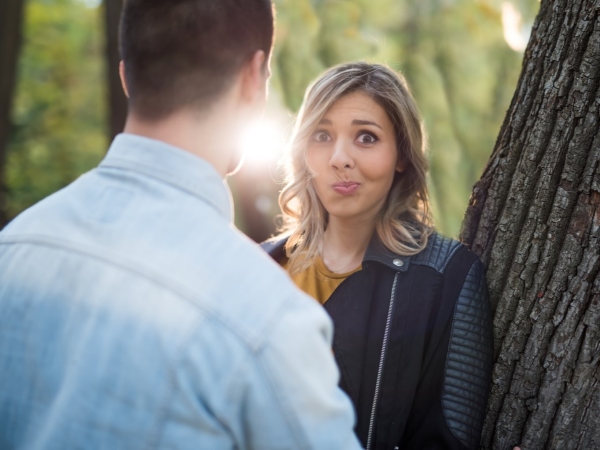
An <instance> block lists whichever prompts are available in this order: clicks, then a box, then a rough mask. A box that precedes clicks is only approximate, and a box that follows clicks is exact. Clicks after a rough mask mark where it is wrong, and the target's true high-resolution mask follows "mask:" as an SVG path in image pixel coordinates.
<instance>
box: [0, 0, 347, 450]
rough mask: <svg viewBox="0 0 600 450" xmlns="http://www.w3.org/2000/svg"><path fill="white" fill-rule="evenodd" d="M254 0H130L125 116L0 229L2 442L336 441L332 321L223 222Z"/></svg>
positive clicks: (260, 81)
mask: <svg viewBox="0 0 600 450" xmlns="http://www.w3.org/2000/svg"><path fill="white" fill-rule="evenodd" d="M272 36H273V15H272V6H271V3H270V1H269V0H218V1H217V0H170V1H164V0H128V1H126V2H125V5H124V11H123V17H122V22H121V52H122V56H123V59H124V63H123V64H122V68H121V69H122V70H121V74H122V78H123V83H124V87H125V89H126V91H127V92H128V96H129V107H130V111H129V116H128V120H127V124H126V127H125V133H124V134H121V135H119V136H118V137H117V138H116V139H115V141H114V142H113V143H112V145H111V147H110V149H109V151H108V154H107V156H106V158H105V159H104V160H103V161H102V163H101V164H100V165H99V167H98V168H96V169H95V170H93V171H91V172H89V173H87V174H85V175H83V176H82V177H80V178H79V179H78V180H77V181H75V182H74V183H73V184H71V185H70V186H68V187H67V188H65V189H63V190H62V191H60V192H58V193H56V194H54V195H52V196H51V197H49V198H47V199H45V200H44V201H42V202H40V203H39V204H37V205H35V206H34V207H32V208H30V209H29V210H27V211H26V212H24V213H23V214H21V215H20V216H19V217H17V218H16V219H15V220H14V221H13V222H12V223H11V224H9V225H8V227H7V228H6V229H5V230H4V231H3V232H2V233H0V448H3V449H4V448H9V449H75V448H85V449H95V448H106V449H136V448H144V449H151V448H177V449H186V448H194V449H209V450H213V449H232V448H236V449H246V448H247V449H271V448H278V449H279V448H281V449H283V448H285V449H296V448H302V449H309V448H319V449H328V450H329V449H341V448H345V449H351V448H358V443H357V441H356V438H355V437H354V435H353V432H352V425H353V416H352V413H351V407H350V404H349V401H348V399H347V398H346V397H345V396H344V395H343V394H342V393H341V391H340V390H338V388H337V381H338V373H337V370H336V368H335V365H334V362H333V358H332V355H331V350H330V348H331V347H330V344H331V343H330V340H331V334H332V330H331V324H330V321H329V319H328V318H327V317H326V315H325V313H324V312H323V310H322V308H320V306H319V305H318V304H317V303H316V302H314V301H313V300H311V299H309V298H308V297H305V296H304V295H303V294H301V293H299V292H298V291H297V290H296V289H295V288H294V287H293V286H292V283H291V282H290V281H289V280H288V278H287V276H286V275H285V274H284V272H283V271H281V270H280V269H279V268H277V267H276V266H275V265H274V263H272V262H271V261H270V259H269V258H268V256H266V255H264V254H262V252H261V251H260V250H259V249H258V248H257V247H255V245H254V244H253V243H251V242H250V241H249V240H247V239H245V238H244V237H243V236H242V235H241V234H240V233H239V232H238V231H236V230H235V229H234V227H233V226H232V223H231V214H232V213H231V204H230V195H229V191H228V190H227V188H226V186H225V184H224V183H223V177H224V176H225V175H226V174H227V173H228V172H230V171H231V170H232V169H234V168H235V167H236V166H237V164H238V160H239V155H238V154H237V142H236V141H237V139H238V133H239V130H240V127H242V125H243V124H244V123H245V122H247V121H248V120H249V119H251V118H252V117H254V116H256V115H257V114H259V113H260V111H261V110H262V107H263V106H264V101H265V93H266V83H267V78H268V72H269V58H270V51H271V46H272Z"/></svg>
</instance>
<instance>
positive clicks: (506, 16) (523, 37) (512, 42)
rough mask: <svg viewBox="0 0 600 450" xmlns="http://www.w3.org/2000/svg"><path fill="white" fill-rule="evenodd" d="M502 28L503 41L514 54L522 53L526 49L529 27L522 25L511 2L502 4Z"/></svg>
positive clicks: (519, 14)
mask: <svg viewBox="0 0 600 450" xmlns="http://www.w3.org/2000/svg"><path fill="white" fill-rule="evenodd" d="M502 28H503V29H504V40H505V41H506V43H507V44H508V46H509V47H510V48H512V49H513V50H514V51H516V52H522V51H524V50H525V47H527V42H528V41H529V35H530V33H531V31H530V27H525V26H524V25H523V18H522V16H521V13H520V12H519V10H518V9H517V8H516V7H515V5H513V4H512V3H511V2H502Z"/></svg>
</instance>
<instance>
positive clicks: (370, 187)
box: [307, 91, 404, 222]
mask: <svg viewBox="0 0 600 450" xmlns="http://www.w3.org/2000/svg"><path fill="white" fill-rule="evenodd" d="M307 162H308V165H309V167H310V168H311V169H313V171H315V172H316V177H315V178H314V179H313V180H312V183H313V186H314V187H315V189H316V192H317V195H318V196H319V199H320V200H321V202H322V203H323V206H324V207H325V209H326V210H327V212H328V213H329V220H330V222H331V221H332V220H337V219H339V220H349V219H351V220H355V219H359V220H367V221H374V220H375V217H376V215H377V213H378V212H379V210H380V209H381V207H382V206H383V204H384V202H385V199H386V197H387V194H388V192H389V190H390V188H391V186H392V181H393V180H394V175H395V173H396V172H402V171H403V170H404V165H403V162H402V161H400V160H399V158H398V156H397V151H396V133H395V130H394V126H393V125H392V122H391V120H390V118H389V117H388V115H387V113H386V112H385V110H384V109H383V108H382V107H381V106H380V105H379V104H378V103H377V102H375V101H374V100H372V99H371V98H370V97H369V96H368V95H366V94H364V93H363V92H360V91H357V92H353V93H351V94H348V95H345V96H344V97H342V98H340V99H339V100H337V101H336V102H335V103H334V104H333V105H332V106H331V107H330V108H329V110H328V111H327V113H326V114H325V115H324V116H323V119H322V120H321V122H320V123H319V125H318V126H317V128H316V130H315V131H314V132H313V134H312V136H311V138H310V140H309V143H308V151H307Z"/></svg>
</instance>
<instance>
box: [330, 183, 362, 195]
mask: <svg viewBox="0 0 600 450" xmlns="http://www.w3.org/2000/svg"><path fill="white" fill-rule="evenodd" d="M359 186H360V183H359V182H358V181H340V182H338V183H334V184H332V185H331V187H332V188H333V190H334V191H335V192H337V193H338V194H341V195H350V194H353V193H354V192H356V190H357V189H358V188H359Z"/></svg>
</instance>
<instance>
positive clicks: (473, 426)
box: [442, 260, 493, 449]
mask: <svg viewBox="0 0 600 450" xmlns="http://www.w3.org/2000/svg"><path fill="white" fill-rule="evenodd" d="M492 364H493V341H492V314H491V307H490V304H489V299H488V293H487V286H486V282H485V272H484V268H483V264H482V263H481V262H480V261H479V260H477V261H475V262H474V263H473V265H472V266H471V269H470V270H469V273H468V274H467V277H466V279H465V282H464V284H463V287H462V290H461V292H460V295H459V297H458V300H457V302H456V306H455V310H454V317H453V321H452V331H451V333H450V344H449V347H448V354H447V357H446V368H445V373H444V387H443V394H442V407H443V410H444V417H445V419H446V423H447V424H448V427H449V428H450V430H451V431H452V433H453V434H454V435H455V436H456V437H457V438H458V440H459V441H460V442H461V443H462V444H463V445H465V446H466V447H467V448H469V449H476V448H478V447H479V442H480V439H481V431H482V428H483V420H484V417H485V411H486V405H487V398H488V395H489V390H490V384H491V373H492Z"/></svg>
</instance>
